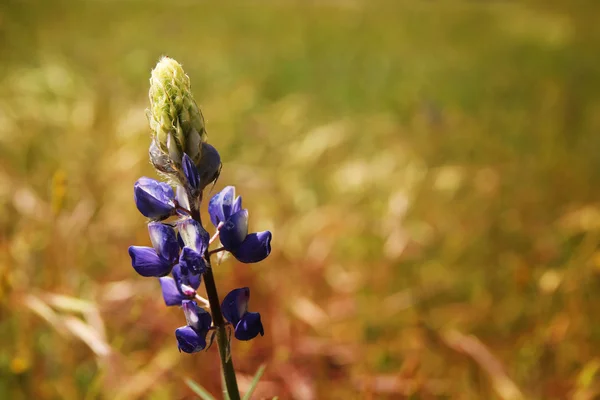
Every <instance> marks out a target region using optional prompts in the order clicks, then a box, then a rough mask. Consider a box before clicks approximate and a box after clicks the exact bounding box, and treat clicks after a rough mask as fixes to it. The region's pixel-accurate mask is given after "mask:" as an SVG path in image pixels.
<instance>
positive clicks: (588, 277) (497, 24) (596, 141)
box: [0, 0, 600, 399]
mask: <svg viewBox="0 0 600 400" xmlns="http://www.w3.org/2000/svg"><path fill="white" fill-rule="evenodd" d="M598 13H600V5H598V3H593V2H587V1H573V2H560V1H551V2H541V1H530V2H509V1H463V2H446V1H411V2H367V1H365V2H361V1H350V0H349V1H343V0H339V1H326V2H301V1H298V2H293V1H273V0H271V1H256V2H247V1H239V2H225V3H220V2H195V1H190V0H177V1H86V2H77V1H47V2H35V1H24V2H20V1H12V2H11V1H8V2H2V4H1V5H0V56H1V59H2V62H0V398H2V399H138V398H139V399H192V398H194V395H193V393H192V391H191V390H190V389H189V388H188V387H186V386H185V384H184V379H185V378H187V377H189V378H192V379H194V380H195V381H196V382H198V383H199V384H201V385H203V386H204V387H206V388H207V389H208V390H209V391H211V392H212V393H213V394H215V395H219V393H220V379H219V369H218V355H217V351H216V349H215V348H213V349H211V350H209V351H208V352H207V353H200V354H196V355H193V356H189V355H186V354H179V353H178V352H177V349H176V343H175V338H174V333H173V332H174V329H175V328H176V327H178V326H181V325H184V324H185V320H184V318H183V315H182V313H181V312H180V310H178V309H176V308H166V307H164V304H163V302H162V299H161V296H160V290H159V286H158V283H157V282H156V280H153V279H149V278H142V277H140V276H137V275H136V274H135V273H134V271H133V269H132V268H131V266H130V260H129V256H128V254H127V247H128V246H129V245H131V244H138V245H147V244H148V243H149V239H148V238H147V231H146V228H145V224H144V218H143V217H142V216H140V215H139V214H138V212H137V211H136V209H135V206H134V204H133V201H132V185H133V183H134V182H135V180H136V179H137V178H138V177H139V176H141V175H147V176H152V177H155V176H156V174H155V172H154V171H153V170H152V168H151V166H150V165H149V163H148V158H147V147H148V145H149V128H148V125H147V121H146V118H145V111H144V110H145V108H146V107H147V103H148V102H147V90H148V79H149V74H150V70H151V69H152V67H153V66H154V64H155V63H156V61H157V60H158V59H159V57H160V56H162V55H169V56H171V57H173V58H175V59H177V60H178V61H180V62H181V63H182V64H183V66H184V68H185V70H186V72H187V73H188V75H189V76H190V78H191V81H192V89H193V91H194V95H195V97H196V99H197V101H198V103H199V105H200V106H201V108H202V110H203V113H204V115H205V117H206V120H207V128H208V133H209V141H210V142H211V143H212V144H213V145H215V146H216V147H217V148H218V149H219V151H220V152H221V155H222V158H223V161H224V167H223V173H222V175H221V178H220V180H219V182H218V184H217V185H216V187H215V189H214V191H216V190H220V189H221V188H222V187H223V186H224V185H229V184H231V185H235V186H236V187H237V190H238V193H239V194H242V196H243V197H244V203H245V205H246V206H247V207H248V208H249V210H250V213H251V214H250V215H251V218H250V224H251V225H250V228H251V230H263V229H270V230H272V232H273V234H274V240H273V243H272V244H273V253H272V254H271V256H270V257H269V258H268V259H267V260H266V261H264V262H262V263H260V264H256V265H250V266H248V265H241V264H239V263H237V262H236V261H234V260H228V261H227V262H224V263H223V264H221V265H220V266H218V267H216V271H215V273H216V279H217V283H218V285H219V288H220V292H221V295H223V294H224V293H226V292H227V291H228V290H230V289H232V288H234V287H239V286H250V287H251V289H252V300H251V303H250V307H251V309H252V310H253V311H259V312H261V314H262V316H263V322H264V325H265V330H266V335H265V336H264V337H263V338H259V339H256V340H253V341H251V342H249V343H242V342H237V341H236V342H234V344H233V356H234V362H235V365H236V368H237V369H238V371H239V372H240V378H239V379H240V386H241V388H242V389H243V388H245V387H248V384H249V383H250V380H251V377H252V375H253V374H254V372H255V371H256V370H257V369H258V367H259V366H260V365H261V364H263V363H265V364H266V365H267V369H266V372H265V375H264V376H263V379H262V380H261V384H260V385H259V386H258V389H257V392H256V396H255V397H256V398H271V397H273V396H275V395H279V396H280V397H279V398H280V399H288V398H293V399H387V398H389V399H397V398H405V397H407V398H413V399H434V398H446V399H565V398H575V399H592V398H597V397H596V396H599V395H600V374H599V371H598V370H599V369H600V323H599V322H598V321H599V317H598V315H599V314H598V310H599V309H600V248H599V244H600V25H599V24H597V21H596V20H597V18H596V16H597V15H598Z"/></svg>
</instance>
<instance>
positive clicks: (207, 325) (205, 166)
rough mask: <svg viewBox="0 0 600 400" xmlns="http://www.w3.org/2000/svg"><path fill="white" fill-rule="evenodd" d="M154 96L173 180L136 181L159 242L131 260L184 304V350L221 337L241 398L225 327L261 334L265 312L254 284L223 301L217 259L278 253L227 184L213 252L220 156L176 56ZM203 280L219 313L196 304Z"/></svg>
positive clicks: (157, 146)
mask: <svg viewBox="0 0 600 400" xmlns="http://www.w3.org/2000/svg"><path fill="white" fill-rule="evenodd" d="M149 97H150V108H149V110H148V120H149V122H150V128H151V129H152V135H151V136H152V137H151V142H150V148H149V156H150V162H151V163H152V165H153V166H154V167H155V169H156V171H157V172H158V173H159V174H160V175H161V176H163V177H164V178H165V179H166V182H160V181H157V180H154V179H152V178H147V177H142V178H140V179H139V180H138V181H137V182H135V184H134V185H133V198H134V201H135V205H136V207H137V209H138V210H139V211H140V213H141V214H142V215H143V216H144V217H146V218H148V233H149V236H150V242H151V244H152V246H151V247H150V246H131V247H129V255H130V257H131V265H132V266H133V269H134V270H135V271H136V272H137V273H138V274H140V275H142V276H145V277H156V278H158V280H159V283H160V288H161V290H162V297H163V301H164V303H165V304H166V305H167V306H180V307H181V308H182V310H183V314H184V316H185V319H186V322H187V324H186V325H185V326H182V327H180V328H177V329H176V330H175V338H176V340H177V348H178V349H179V351H181V352H184V353H196V352H199V351H201V350H203V349H205V348H206V336H207V334H208V332H209V331H212V335H211V337H212V336H214V335H216V338H217V343H218V345H219V349H220V351H219V355H220V357H221V364H222V370H223V377H224V381H225V385H226V389H227V394H228V396H229V398H230V399H231V400H239V398H240V395H239V391H238V388H237V382H236V377H235V370H234V369H233V361H232V359H231V357H230V355H229V350H228V349H229V348H230V343H229V335H228V334H227V330H226V325H227V324H231V326H232V327H233V330H234V332H235V337H236V338H237V339H239V340H250V339H253V338H255V337H257V336H258V335H259V334H260V335H261V336H262V335H264V329H263V325H262V322H261V319H260V314H259V313H257V312H249V311H248V300H249V298H250V289H249V288H247V287H244V288H239V289H234V290H232V291H231V292H229V294H228V295H227V296H225V299H224V300H223V303H222V304H219V302H218V294H217V288H216V284H215V281H214V276H213V273H212V267H211V263H210V256H211V255H212V254H214V253H217V252H219V251H228V252H230V253H231V254H232V255H233V256H234V257H235V258H236V259H237V260H238V261H241V262H242V263H255V262H259V261H262V260H264V259H265V258H266V257H267V256H268V255H269V254H270V253H271V232H269V231H263V232H258V233H250V234H248V210H246V209H243V208H242V198H241V196H238V197H236V196H235V188H234V187H233V186H227V187H226V188H225V189H223V190H222V191H221V192H219V193H217V194H216V195H215V196H213V198H212V199H211V200H210V202H209V204H208V214H209V216H210V220H211V222H212V224H213V225H214V227H215V228H216V234H215V237H216V236H219V239H220V242H221V245H222V247H219V248H216V249H213V250H212V251H210V250H209V241H210V239H209V238H210V237H211V236H210V234H209V233H208V232H207V231H206V230H205V229H204V226H203V225H202V221H201V219H200V208H201V205H202V192H203V190H204V189H205V188H206V187H207V186H208V185H210V184H211V183H214V182H215V181H216V179H217V178H218V176H219V174H220V172H221V156H220V155H219V152H218V151H217V150H216V149H215V148H214V147H213V146H211V145H210V144H208V143H207V142H206V138H207V135H206V128H205V125H204V118H203V116H202V113H201V112H200V109H199V108H198V106H197V104H196V102H195V100H194V98H193V96H192V93H191V88H190V80H189V77H188V76H187V75H186V74H185V72H184V71H183V68H182V67H181V65H180V64H179V63H178V62H177V61H175V60H173V59H171V58H168V57H164V58H163V59H161V60H160V62H159V63H158V64H157V65H156V68H154V70H153V71H152V76H151V79H150V92H149ZM169 275H170V276H169ZM203 280H204V282H205V287H206V292H207V295H208V298H209V299H211V300H210V310H211V312H212V316H211V314H210V313H209V312H208V311H206V310H204V309H203V308H201V307H200V306H198V304H197V303H196V301H195V300H196V299H198V300H203V301H205V300H204V299H202V298H201V297H200V296H199V295H198V293H197V291H198V289H199V287H200V283H201V282H202V281H203ZM215 299H217V300H215ZM223 349H227V350H223Z"/></svg>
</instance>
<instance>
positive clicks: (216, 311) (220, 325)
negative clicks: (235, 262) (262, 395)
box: [192, 209, 240, 400]
mask: <svg viewBox="0 0 600 400" xmlns="http://www.w3.org/2000/svg"><path fill="white" fill-rule="evenodd" d="M192 218H193V219H195V220H196V221H198V222H202V221H201V220H200V212H199V210H197V209H192ZM205 258H206V263H207V264H208V265H207V266H208V268H207V269H206V272H205V273H204V276H203V277H202V278H203V279H202V280H203V281H204V286H205V287H206V295H207V297H208V302H209V303H210V311H211V314H212V318H213V324H214V325H215V328H216V330H217V345H218V347H219V357H220V358H221V369H222V371H223V379H224V381H225V387H226V388H227V394H228V395H229V398H230V399H231V400H240V391H239V389H238V385H237V380H236V377H235V369H234V368H233V360H232V358H231V355H230V354H228V353H229V350H228V349H229V338H228V335H227V329H226V328H225V319H224V318H223V313H222V312H221V303H220V301H219V294H218V293H217V285H216V284H215V277H214V275H213V272H212V267H211V265H210V254H209V252H208V250H207V251H206V252H205Z"/></svg>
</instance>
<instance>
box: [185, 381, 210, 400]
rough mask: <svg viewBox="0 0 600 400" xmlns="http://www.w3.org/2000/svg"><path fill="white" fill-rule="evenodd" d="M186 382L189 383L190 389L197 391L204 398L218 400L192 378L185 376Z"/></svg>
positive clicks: (205, 399)
mask: <svg viewBox="0 0 600 400" xmlns="http://www.w3.org/2000/svg"><path fill="white" fill-rule="evenodd" d="M185 384H186V385H188V387H189V388H190V389H192V391H193V392H194V393H196V394H197V395H198V396H200V398H201V399H202V400H216V399H215V398H214V397H213V396H212V395H211V394H210V393H208V392H207V391H206V389H204V388H203V387H202V386H200V385H198V384H197V383H196V382H194V381H193V380H191V379H190V378H185Z"/></svg>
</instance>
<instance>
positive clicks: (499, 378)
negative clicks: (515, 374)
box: [442, 330, 524, 400]
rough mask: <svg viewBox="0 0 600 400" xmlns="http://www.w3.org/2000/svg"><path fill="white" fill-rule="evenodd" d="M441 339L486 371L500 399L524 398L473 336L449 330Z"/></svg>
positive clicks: (490, 354)
mask: <svg viewBox="0 0 600 400" xmlns="http://www.w3.org/2000/svg"><path fill="white" fill-rule="evenodd" d="M442 340H443V341H444V343H445V344H446V345H447V346H448V347H450V348H451V349H453V350H455V351H457V352H459V353H462V354H465V355H467V356H469V357H470V358H472V359H473V361H475V363H477V365H479V367H480V368H481V369H482V370H484V371H485V372H486V374H487V375H488V377H489V378H490V380H491V382H492V386H493V388H494V390H495V391H496V393H497V394H498V396H499V397H500V398H501V399H503V400H522V399H524V396H523V393H521V391H520V390H519V388H518V387H517V385H516V384H515V383H514V382H513V381H512V380H511V379H510V378H509V376H508V375H507V374H506V372H505V371H504V368H503V367H502V364H501V363H500V361H499V360H498V359H497V358H496V357H495V356H494V355H493V354H492V353H491V351H490V350H489V349H488V348H487V347H486V346H485V345H484V344H483V343H482V342H481V341H480V340H479V339H477V338H476V337H475V336H473V335H465V334H463V333H461V332H458V331H456V330H451V331H448V332H445V333H444V334H442Z"/></svg>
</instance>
